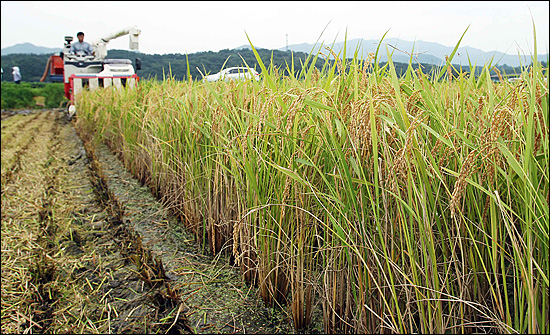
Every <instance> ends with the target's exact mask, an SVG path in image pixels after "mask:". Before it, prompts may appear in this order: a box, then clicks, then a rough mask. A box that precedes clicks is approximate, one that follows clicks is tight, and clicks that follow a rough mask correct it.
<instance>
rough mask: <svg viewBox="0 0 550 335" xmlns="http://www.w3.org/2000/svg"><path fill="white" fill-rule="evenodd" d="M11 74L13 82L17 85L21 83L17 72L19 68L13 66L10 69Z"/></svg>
mask: <svg viewBox="0 0 550 335" xmlns="http://www.w3.org/2000/svg"><path fill="white" fill-rule="evenodd" d="M12 70H13V71H12V72H11V74H13V82H14V83H16V84H19V83H20V82H21V72H20V71H19V66H14V67H13V68H12Z"/></svg>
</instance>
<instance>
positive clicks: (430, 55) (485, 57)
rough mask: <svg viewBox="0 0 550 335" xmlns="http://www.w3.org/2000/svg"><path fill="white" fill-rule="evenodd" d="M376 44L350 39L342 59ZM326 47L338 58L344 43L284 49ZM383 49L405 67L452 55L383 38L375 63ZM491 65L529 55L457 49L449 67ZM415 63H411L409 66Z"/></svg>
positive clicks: (438, 47) (520, 61)
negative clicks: (415, 62) (411, 55)
mask: <svg viewBox="0 0 550 335" xmlns="http://www.w3.org/2000/svg"><path fill="white" fill-rule="evenodd" d="M379 44H380V40H374V39H372V40H365V39H352V40H349V41H347V43H345V45H346V58H352V57H353V55H354V54H355V51H356V50H358V51H359V52H358V58H362V59H367V57H368V54H369V53H371V52H376V48H377V47H378V46H379ZM326 46H330V47H331V48H332V49H333V51H334V52H335V53H336V54H337V55H339V56H340V57H342V55H341V54H340V53H341V52H343V48H344V42H337V43H334V45H331V44H323V45H321V44H317V45H314V44H308V43H301V44H293V45H289V46H288V50H292V51H294V52H297V51H301V52H305V53H308V54H309V53H310V52H312V51H313V52H315V53H316V52H318V51H321V52H322V53H323V54H325V55H327V56H330V58H333V57H332V56H331V55H330V52H329V51H328V50H326V49H325V47H326ZM386 46H387V47H388V50H389V51H390V53H391V52H392V51H393V54H392V60H393V61H394V62H400V63H408V62H409V59H410V54H415V57H414V58H415V59H416V60H417V61H418V62H420V63H422V64H433V65H442V64H444V63H445V56H446V55H447V56H450V55H451V53H452V52H453V49H454V46H445V45H442V44H440V43H434V42H426V41H415V42H411V41H406V40H402V39H397V38H387V39H384V40H383V41H382V44H381V45H380V49H379V52H378V56H379V61H380V62H386V61H387V60H388V58H387V52H386ZM235 49H250V46H249V45H242V46H240V47H238V48H235ZM277 50H280V51H286V50H287V47H282V48H279V49H277ZM537 57H538V59H539V61H546V60H547V55H546V54H539V55H538V56H537ZM491 59H492V64H493V65H508V66H512V67H518V66H520V65H526V64H530V63H531V56H530V55H521V56H520V55H518V54H504V53H502V52H498V51H491V52H486V51H483V50H480V49H476V48H473V47H469V46H460V47H459V48H458V50H457V53H456V54H455V56H454V57H453V61H452V63H453V64H459V65H462V66H464V67H468V66H469V63H471V64H472V65H474V64H475V65H478V66H482V65H485V64H486V63H488V62H489V61H491ZM414 61H415V60H414V59H413V62H414Z"/></svg>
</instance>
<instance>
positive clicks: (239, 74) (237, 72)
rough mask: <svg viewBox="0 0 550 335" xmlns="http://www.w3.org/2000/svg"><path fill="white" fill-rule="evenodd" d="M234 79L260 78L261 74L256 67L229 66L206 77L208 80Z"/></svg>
mask: <svg viewBox="0 0 550 335" xmlns="http://www.w3.org/2000/svg"><path fill="white" fill-rule="evenodd" d="M234 79H255V80H260V74H259V73H258V72H256V71H255V70H254V69H249V68H247V67H228V68H227V69H223V70H221V71H220V72H218V73H215V74H211V75H208V76H206V77H204V80H206V81H218V80H225V81H228V80H234Z"/></svg>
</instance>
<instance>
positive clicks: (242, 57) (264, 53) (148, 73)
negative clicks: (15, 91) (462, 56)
mask: <svg viewBox="0 0 550 335" xmlns="http://www.w3.org/2000/svg"><path fill="white" fill-rule="evenodd" d="M257 52H258V54H259V56H260V58H261V59H262V62H263V63H264V64H266V65H268V64H270V63H271V64H273V65H274V66H276V67H277V68H278V69H279V70H280V73H281V74H282V75H285V74H288V73H286V72H287V69H288V68H291V67H292V66H294V70H295V72H296V73H299V72H300V71H302V66H303V64H304V62H305V61H306V58H307V56H308V55H307V54H306V53H304V52H291V51H280V50H269V49H257ZM49 57H50V55H49V54H43V55H37V54H10V55H5V56H2V58H1V66H2V69H3V70H5V73H3V76H2V81H12V80H13V78H12V75H11V69H12V67H13V66H19V68H20V70H21V74H22V81H26V82H38V81H39V80H40V78H41V77H42V75H43V73H44V70H45V67H46V63H47V61H48V58H49ZM108 58H113V59H117V58H123V59H130V60H132V62H135V59H136V58H140V59H141V70H139V71H137V74H138V75H139V76H140V78H141V79H142V80H143V79H157V80H163V79H164V78H166V77H172V78H174V79H175V80H187V79H188V74H189V75H190V76H191V77H192V78H193V79H197V80H200V79H202V77H203V75H208V74H212V73H217V72H218V71H220V70H221V69H222V67H224V68H227V67H232V66H245V65H248V66H249V67H251V68H255V69H256V70H257V71H258V72H261V71H260V66H259V65H258V62H257V60H256V57H255V56H254V53H253V51H252V50H250V49H241V50H234V49H233V50H229V49H223V50H220V51H217V52H213V51H205V52H197V53H193V54H188V55H186V54H163V55H160V54H144V53H138V52H134V51H126V50H116V49H115V50H109V53H108ZM326 61H328V62H329V63H330V65H332V64H333V62H334V60H333V59H329V60H325V59H324V58H323V57H322V56H321V57H317V59H316V62H315V67H317V68H318V69H319V70H321V69H322V67H323V65H325V62H326ZM543 63H544V62H543ZM309 64H311V60H310V63H309ZM394 64H395V68H396V72H397V74H398V75H402V74H404V73H405V72H406V70H407V68H408V66H409V65H408V64H406V63H394ZM379 65H380V66H384V65H385V62H381V63H380V64H379ZM411 65H412V67H413V68H414V69H416V68H418V67H420V66H422V71H423V72H424V73H430V72H432V71H436V70H437V67H435V66H433V65H428V64H422V65H420V64H418V63H416V62H413V63H412V64H411ZM543 66H546V65H545V63H544V65H543ZM497 68H498V69H499V70H500V71H501V73H506V74H514V73H521V69H520V68H513V67H510V66H507V65H504V66H497ZM482 69H483V67H482V66H477V67H476V68H475V70H474V74H475V75H478V74H479V73H481V70H482ZM460 70H461V71H463V72H469V71H470V69H469V68H462V69H456V68H455V69H454V70H453V71H455V72H456V71H460ZM495 74H496V73H495Z"/></svg>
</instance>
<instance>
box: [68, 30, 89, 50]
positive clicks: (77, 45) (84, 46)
mask: <svg viewBox="0 0 550 335" xmlns="http://www.w3.org/2000/svg"><path fill="white" fill-rule="evenodd" d="M76 37H77V38H78V42H74V43H72V44H71V50H70V52H71V54H73V55H93V54H94V51H93V50H92V46H91V45H90V43H88V42H84V33H83V32H81V31H80V32H78V34H76Z"/></svg>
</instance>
